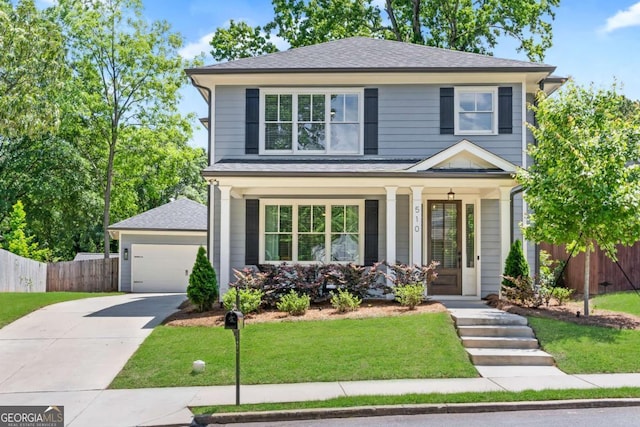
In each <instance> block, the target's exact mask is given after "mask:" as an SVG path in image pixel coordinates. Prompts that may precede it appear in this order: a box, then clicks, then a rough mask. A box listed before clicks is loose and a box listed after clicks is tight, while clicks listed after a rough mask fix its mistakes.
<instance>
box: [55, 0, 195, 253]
mask: <svg viewBox="0 0 640 427" xmlns="http://www.w3.org/2000/svg"><path fill="white" fill-rule="evenodd" d="M58 15H59V18H60V22H61V25H62V26H63V28H64V31H65V35H66V37H67V46H68V51H69V61H70V63H71V64H72V66H73V70H74V73H73V77H74V82H75V84H74V89H73V90H71V89H70V91H69V96H74V99H75V103H76V112H75V113H76V116H77V117H78V128H79V129H81V130H80V131H79V135H80V138H81V139H82V141H83V142H82V143H81V144H83V147H81V150H82V152H83V153H84V155H85V157H86V158H87V159H88V160H89V161H90V162H91V164H93V165H94V167H95V168H96V170H101V171H102V172H101V179H100V181H101V182H102V184H103V188H102V191H103V198H104V207H103V215H102V217H103V221H102V222H103V237H104V252H105V258H108V256H109V242H110V240H109V233H108V230H107V227H108V226H109V223H110V214H111V199H112V188H113V185H114V165H115V159H116V155H117V153H118V149H119V147H120V146H121V145H122V144H123V143H124V141H127V140H131V139H134V138H135V135H136V133H137V132H138V131H139V129H146V130H150V131H151V130H152V131H153V132H154V133H155V134H157V135H161V134H163V133H172V132H173V133H176V134H179V135H180V137H181V138H183V140H186V139H188V137H189V136H190V134H191V126H190V125H189V124H188V122H187V120H186V118H184V117H181V116H180V115H179V113H178V110H177V105H178V101H179V96H180V95H179V93H178V90H179V89H180V87H181V86H182V85H183V84H185V83H186V79H185V76H184V73H183V68H184V67H185V65H187V64H185V63H184V61H183V60H182V58H181V57H180V56H179V55H178V52H177V50H178V49H179V48H180V47H181V46H182V39H181V37H180V36H179V35H178V34H175V33H171V32H170V28H169V24H168V23H167V22H164V21H156V22H152V23H148V22H147V20H146V19H144V17H143V16H142V3H141V1H140V0H59V6H58ZM147 135H148V133H147Z"/></svg>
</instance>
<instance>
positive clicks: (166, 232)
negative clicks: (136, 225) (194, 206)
mask: <svg viewBox="0 0 640 427" xmlns="http://www.w3.org/2000/svg"><path fill="white" fill-rule="evenodd" d="M117 231H119V236H120V237H122V236H123V235H131V234H137V235H152V236H206V235H207V232H206V231H174V230H132V229H126V230H117Z"/></svg>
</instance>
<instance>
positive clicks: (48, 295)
mask: <svg viewBox="0 0 640 427" xmlns="http://www.w3.org/2000/svg"><path fill="white" fill-rule="evenodd" d="M109 295H119V293H117V292H115V293H95V292H93V293H89V292H1V293H0V328H2V327H3V326H5V325H8V324H9V323H11V322H13V321H14V320H16V319H19V318H21V317H22V316H25V315H27V314H29V313H31V312H32V311H35V310H37V309H39V308H42V307H44V306H47V305H50V304H55V303H58V302H63V301H71V300H76V299H82V298H93V297H102V296H109Z"/></svg>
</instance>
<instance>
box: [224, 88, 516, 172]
mask: <svg viewBox="0 0 640 427" xmlns="http://www.w3.org/2000/svg"><path fill="white" fill-rule="evenodd" d="M509 86H512V87H513V133H512V134H503V135H464V136H462V135H440V87H441V86H440V85H381V86H378V88H379V90H378V135H379V137H378V147H379V148H378V157H409V158H426V157H429V156H432V155H434V154H436V153H438V152H439V151H442V150H444V149H446V148H448V147H449V146H451V145H453V144H455V143H456V142H458V141H460V140H462V139H467V140H469V141H471V142H473V143H475V144H477V145H479V146H481V147H483V148H485V149H486V150H489V151H491V152H492V153H494V154H496V155H498V156H501V157H503V158H505V159H506V160H508V161H510V162H512V163H514V164H516V165H520V164H521V163H522V136H521V135H522V130H523V128H522V119H521V117H522V105H521V104H522V103H521V98H522V96H521V95H522V91H521V85H520V84H513V85H509ZM245 89H246V87H245V86H217V87H216V95H215V138H214V142H213V143H214V144H215V159H216V160H220V159H223V158H257V157H259V156H257V155H245V153H244V136H245Z"/></svg>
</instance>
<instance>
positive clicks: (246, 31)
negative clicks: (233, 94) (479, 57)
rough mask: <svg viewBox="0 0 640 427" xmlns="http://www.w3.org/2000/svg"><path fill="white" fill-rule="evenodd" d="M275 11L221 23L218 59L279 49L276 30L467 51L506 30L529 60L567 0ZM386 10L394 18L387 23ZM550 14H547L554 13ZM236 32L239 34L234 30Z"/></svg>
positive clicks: (278, 3)
mask: <svg viewBox="0 0 640 427" xmlns="http://www.w3.org/2000/svg"><path fill="white" fill-rule="evenodd" d="M272 3H273V9H274V18H273V20H272V21H271V22H269V23H268V24H266V25H265V26H264V27H260V26H258V27H251V26H249V25H248V24H247V23H245V22H232V23H231V25H230V28H229V29H225V28H218V30H217V31H216V32H215V34H214V36H213V38H212V40H211V46H212V47H213V50H212V52H211V53H212V55H213V57H214V59H215V60H217V61H222V60H231V59H237V58H240V57H245V56H253V55H258V54H262V53H268V52H271V51H273V49H274V48H275V46H274V45H273V43H271V42H270V38H269V36H270V35H271V33H273V34H274V35H276V36H278V37H281V38H282V39H284V40H285V41H286V42H288V43H289V45H291V47H300V46H307V45H311V44H316V43H322V42H326V41H329V40H335V39H341V38H345V37H352V36H364V37H375V38H385V39H389V40H399V41H405V42H411V43H416V44H424V45H428V46H435V47H442V48H447V49H454V50H459V51H464V52H475V53H484V54H491V52H492V51H493V49H494V48H495V46H496V45H497V43H498V39H499V38H500V37H509V38H512V39H515V40H517V41H518V42H519V43H520V44H519V46H518V48H517V51H518V52H520V51H524V52H525V53H526V54H527V56H528V57H529V59H530V60H536V61H537V60H542V59H543V58H544V53H545V51H546V50H547V49H548V48H549V47H551V44H552V34H551V23H550V21H552V20H553V19H554V17H555V16H554V10H553V8H554V7H557V6H558V5H559V4H560V0H517V1H516V0H385V2H384V4H383V5H382V4H380V2H374V1H373V0H309V1H305V0H272ZM383 16H384V17H385V18H386V22H388V24H387V25H385V24H384V23H383ZM547 19H548V20H547ZM232 36H235V37H232Z"/></svg>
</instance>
